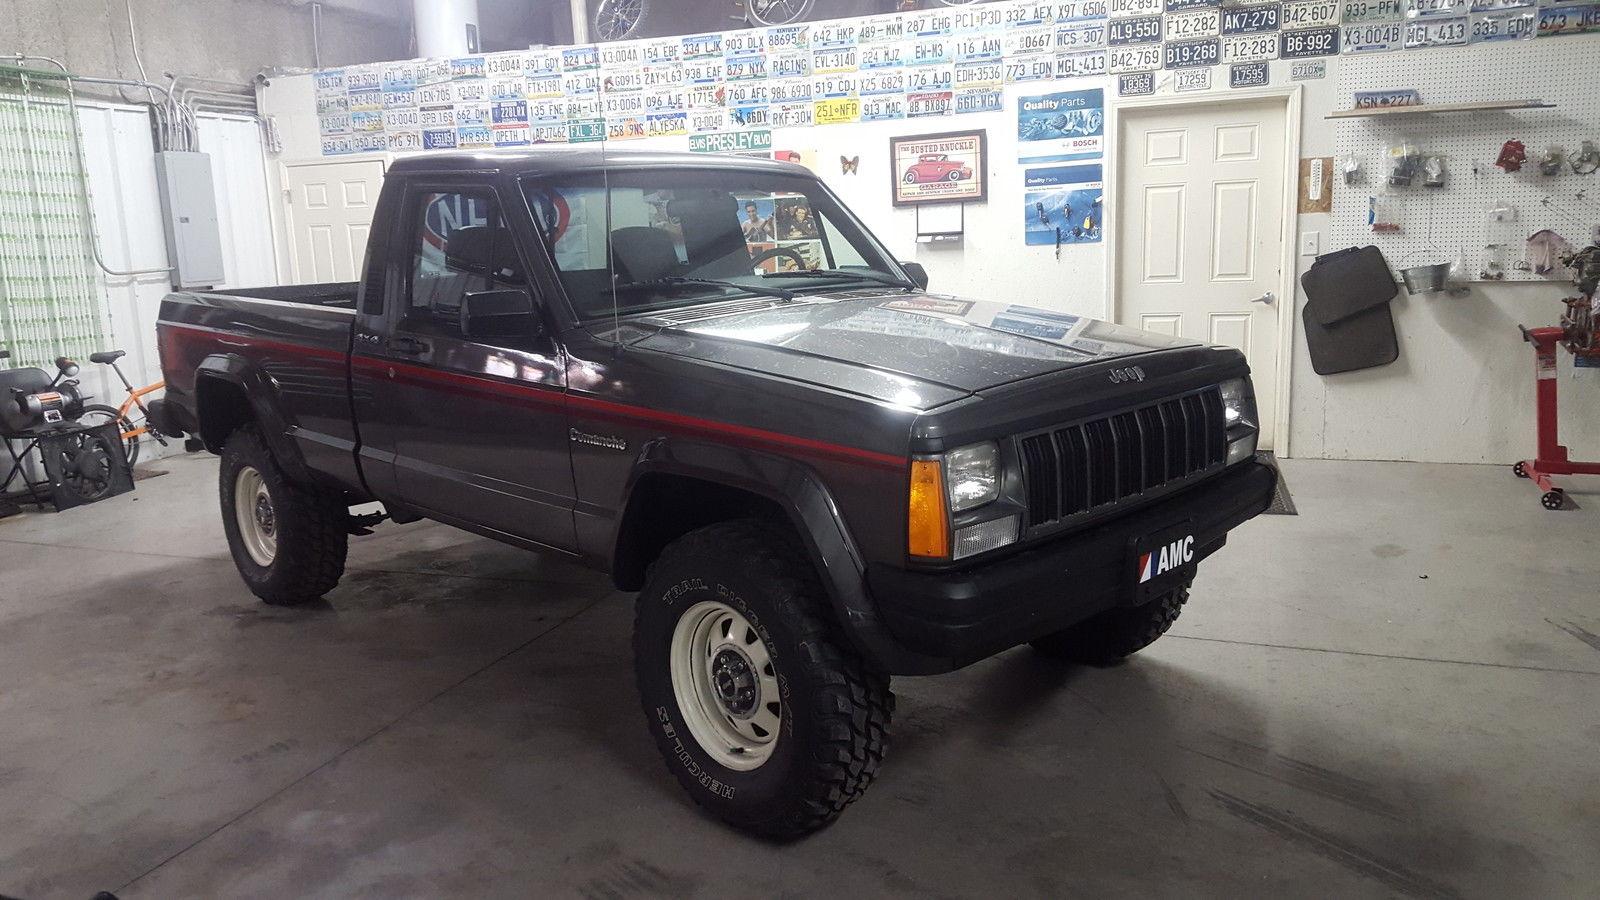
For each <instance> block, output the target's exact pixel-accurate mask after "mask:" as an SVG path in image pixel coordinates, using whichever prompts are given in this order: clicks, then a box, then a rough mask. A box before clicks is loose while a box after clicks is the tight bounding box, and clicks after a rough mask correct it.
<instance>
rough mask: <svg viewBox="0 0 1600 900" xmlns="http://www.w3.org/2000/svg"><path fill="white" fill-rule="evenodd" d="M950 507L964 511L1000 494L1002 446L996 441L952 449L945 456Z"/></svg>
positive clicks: (945, 478) (946, 485)
mask: <svg viewBox="0 0 1600 900" xmlns="http://www.w3.org/2000/svg"><path fill="white" fill-rule="evenodd" d="M944 482H945V487H946V489H947V490H949V492H950V511H951V512H961V511H962V510H966V509H972V508H974V507H978V506H982V505H984V504H985V503H989V502H990V501H992V500H994V499H995V498H996V497H998V496H1000V448H999V447H998V446H997V445H995V444H994V443H992V442H991V443H984V444H973V445H972V446H970V447H962V448H960V449H957V450H951V451H950V452H949V453H946V454H945V457H944Z"/></svg>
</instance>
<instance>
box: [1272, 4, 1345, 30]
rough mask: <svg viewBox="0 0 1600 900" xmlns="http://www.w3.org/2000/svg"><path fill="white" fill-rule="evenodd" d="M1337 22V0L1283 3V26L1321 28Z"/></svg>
mask: <svg viewBox="0 0 1600 900" xmlns="http://www.w3.org/2000/svg"><path fill="white" fill-rule="evenodd" d="M1337 24H1339V0H1300V2H1296V3H1285V4H1284V5H1283V27H1284V28H1323V27H1325V26H1328V25H1337Z"/></svg>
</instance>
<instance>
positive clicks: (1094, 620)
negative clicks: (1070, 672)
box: [1033, 587, 1189, 666]
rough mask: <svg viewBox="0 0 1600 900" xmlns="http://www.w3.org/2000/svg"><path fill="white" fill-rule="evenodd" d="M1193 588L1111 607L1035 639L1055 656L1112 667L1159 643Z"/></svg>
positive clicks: (1037, 647) (1042, 649) (1036, 644)
mask: <svg viewBox="0 0 1600 900" xmlns="http://www.w3.org/2000/svg"><path fill="white" fill-rule="evenodd" d="M1188 600H1189V588H1188V587H1181V588H1177V589H1175V590H1172V591H1169V592H1167V593H1165V594H1162V595H1161V596H1159V597H1157V598H1155V599H1154V600H1151V601H1150V602H1148V603H1145V604H1142V605H1140V606H1132V607H1123V606H1119V607H1116V608H1115V609H1108V610H1106V611H1105V612H1102V613H1099V614H1098V615H1095V616H1092V617H1090V618H1088V619H1085V620H1084V621H1082V622H1079V623H1078V624H1076V625H1073V626H1071V627H1070V628H1065V629H1062V630H1061V631H1058V632H1056V633H1055V634H1048V635H1045V636H1044V637H1042V638H1039V639H1038V640H1035V641H1034V642H1033V649H1035V650H1037V651H1039V652H1040V653H1042V654H1044V655H1045V656H1048V657H1050V658H1052V659H1062V660H1067V661H1069V662H1077V663H1086V664H1088V665H1091V666H1109V665H1111V664H1113V663H1116V662H1119V661H1121V660H1123V659H1125V658H1127V657H1129V656H1132V655H1133V654H1135V653H1138V652H1139V651H1140V650H1143V649H1144V648H1146V647H1148V646H1150V645H1151V644H1153V643H1155V641H1156V639H1157V638H1159V637H1161V636H1162V635H1163V634H1166V633H1167V629H1169V628H1171V627H1172V623H1173V622H1176V621H1177V620H1178V614H1179V613H1180V612H1182V611H1183V604H1184V603H1186V602H1188Z"/></svg>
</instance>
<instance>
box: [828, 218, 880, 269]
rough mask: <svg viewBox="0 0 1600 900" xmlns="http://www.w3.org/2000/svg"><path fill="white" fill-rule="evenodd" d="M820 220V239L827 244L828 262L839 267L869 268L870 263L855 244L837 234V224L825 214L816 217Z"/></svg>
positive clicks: (870, 266)
mask: <svg viewBox="0 0 1600 900" xmlns="http://www.w3.org/2000/svg"><path fill="white" fill-rule="evenodd" d="M817 218H818V219H819V220H821V222H822V240H823V241H824V242H825V243H826V244H827V247H828V256H829V257H830V260H829V261H830V263H831V264H832V265H833V266H834V267H836V268H840V269H870V268H872V264H871V263H869V262H867V261H866V259H865V258H863V257H862V255H861V253H860V252H859V251H857V250H856V245H855V244H852V243H851V242H849V241H848V240H845V238H844V237H843V236H842V235H840V234H839V228H838V226H836V225H834V224H833V220H832V219H829V218H828V217H827V216H826V215H821V216H818V217H817Z"/></svg>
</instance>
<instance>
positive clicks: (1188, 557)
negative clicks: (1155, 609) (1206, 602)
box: [1127, 519, 1199, 606]
mask: <svg viewBox="0 0 1600 900" xmlns="http://www.w3.org/2000/svg"><path fill="white" fill-rule="evenodd" d="M1130 543H1131V546H1130V550H1131V552H1130V554H1129V556H1130V559H1129V561H1128V569H1127V570H1128V571H1129V572H1130V573H1131V574H1132V578H1131V581H1132V588H1131V590H1130V591H1129V600H1130V602H1132V603H1133V605H1135V606H1137V605H1140V604H1143V603H1147V602H1149V601H1150V600H1153V599H1155V598H1156V597H1159V596H1161V595H1162V594H1165V593H1167V592H1168V591H1171V590H1172V589H1174V588H1177V587H1182V586H1183V585H1185V584H1188V583H1189V582H1190V581H1192V580H1194V571H1195V560H1196V557H1197V556H1198V550H1199V546H1198V542H1197V541H1196V538H1195V534H1194V522H1193V521H1192V520H1190V519H1184V520H1183V521H1181V522H1174V523H1173V524H1171V525H1168V526H1166V527H1164V528H1160V529H1157V530H1155V531H1151V532H1149V533H1147V534H1145V535H1144V536H1143V537H1138V538H1135V539H1133V541H1131V542H1130Z"/></svg>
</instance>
